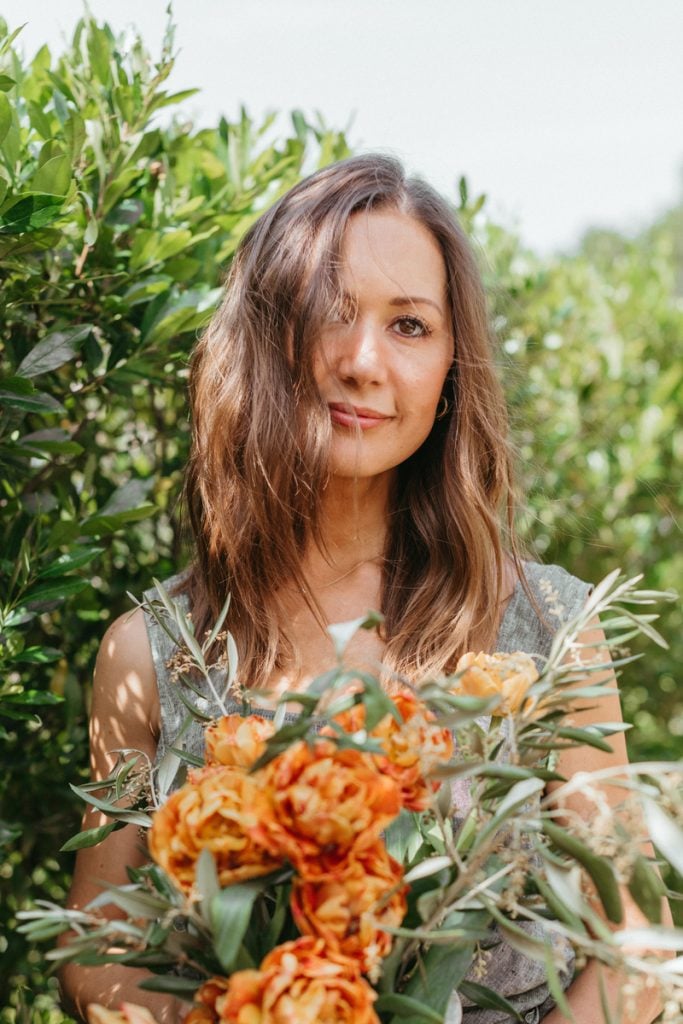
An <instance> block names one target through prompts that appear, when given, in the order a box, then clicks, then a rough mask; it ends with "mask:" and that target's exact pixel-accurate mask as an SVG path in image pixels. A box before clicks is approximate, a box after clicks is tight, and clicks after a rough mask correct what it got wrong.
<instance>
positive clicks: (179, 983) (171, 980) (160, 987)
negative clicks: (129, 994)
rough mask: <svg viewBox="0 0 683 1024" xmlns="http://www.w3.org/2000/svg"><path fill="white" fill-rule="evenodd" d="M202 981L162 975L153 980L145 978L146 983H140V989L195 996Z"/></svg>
mask: <svg viewBox="0 0 683 1024" xmlns="http://www.w3.org/2000/svg"><path fill="white" fill-rule="evenodd" d="M201 983H202V980H201V978H200V979H195V980H192V979H190V978H178V977H176V976H175V975H173V974H161V975H154V976H153V977H151V978H145V980H144V981H139V982H138V988H143V989H144V990H145V992H166V993H167V994H169V995H178V996H182V995H187V996H191V995H193V994H194V993H195V992H196V991H197V989H198V988H199V986H200V985H201Z"/></svg>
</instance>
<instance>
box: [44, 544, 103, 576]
mask: <svg viewBox="0 0 683 1024" xmlns="http://www.w3.org/2000/svg"><path fill="white" fill-rule="evenodd" d="M104 550H105V548H98V547H87V548H86V547H81V546H78V547H74V548H72V549H71V551H68V552H67V553H66V554H64V555H59V557H58V558H55V559H54V561H53V562H51V563H50V565H48V566H47V567H46V568H45V569H41V571H40V572H39V573H38V579H41V580H43V579H51V578H52V577H53V576H63V575H65V573H67V572H71V570H72V569H80V568H81V566H83V565H87V564H88V562H91V561H92V560H93V558H95V557H96V556H97V555H101V554H102V552H103V551H104Z"/></svg>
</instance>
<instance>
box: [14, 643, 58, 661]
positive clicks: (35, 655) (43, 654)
mask: <svg viewBox="0 0 683 1024" xmlns="http://www.w3.org/2000/svg"><path fill="white" fill-rule="evenodd" d="M61 657H62V652H61V651H59V650H57V648H56V647H26V648H25V649H24V650H23V651H22V652H21V654H16V655H15V656H14V657H13V658H12V661H15V662H20V663H21V664H26V665H49V664H50V662H52V661H57V660H58V659H59V658H61Z"/></svg>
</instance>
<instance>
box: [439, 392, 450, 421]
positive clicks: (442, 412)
mask: <svg viewBox="0 0 683 1024" xmlns="http://www.w3.org/2000/svg"><path fill="white" fill-rule="evenodd" d="M450 407H451V403H450V402H449V401H448V399H447V398H446V396H445V395H442V396H441V398H440V399H439V404H438V406H437V413H436V417H435V418H436V419H437V420H442V419H444V417H445V416H447V415H448V411H449V409H450Z"/></svg>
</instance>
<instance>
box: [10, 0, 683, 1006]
mask: <svg viewBox="0 0 683 1024" xmlns="http://www.w3.org/2000/svg"><path fill="white" fill-rule="evenodd" d="M172 63H173V39H172V32H171V31H170V30H169V32H168V33H167V37H166V40H165V43H164V48H163V53H162V56H161V58H160V60H159V61H158V63H156V64H154V63H152V62H151V60H150V58H149V56H148V54H147V53H146V51H145V49H144V46H143V44H142V41H141V40H140V39H139V38H133V39H117V38H116V37H115V36H114V35H113V33H112V32H111V30H110V29H109V27H108V26H106V25H104V26H102V25H98V24H97V23H95V22H94V21H93V20H92V19H90V18H86V19H85V20H84V21H81V22H80V23H79V24H78V27H77V29H76V32H75V36H74V40H73V43H72V45H71V47H70V48H69V49H68V51H67V52H66V53H65V54H64V55H62V56H61V57H59V58H57V59H55V58H53V56H52V55H51V54H50V53H49V51H48V50H47V48H46V47H44V48H43V49H41V50H40V51H39V52H38V53H37V54H36V56H35V57H34V58H33V60H32V61H31V62H30V63H27V62H26V61H25V60H24V59H23V58H22V56H21V55H20V54H19V53H18V51H17V50H16V48H15V41H14V38H13V37H12V36H11V35H10V34H9V33H8V32H7V30H6V27H5V26H4V25H0V274H1V275H2V288H1V289H0V337H1V339H2V352H1V354H0V399H1V403H0V404H1V406H2V408H1V410H0V459H1V460H2V481H1V487H2V492H1V494H0V506H1V507H2V512H3V515H2V522H1V524H0V531H1V532H0V545H1V546H0V567H1V575H2V579H3V587H2V595H1V598H2V603H1V604H0V664H1V666H2V669H3V672H2V676H1V677H0V730H1V731H0V741H1V742H2V744H3V772H2V775H1V776H0V845H2V858H1V865H0V879H1V885H2V890H3V892H2V900H1V904H0V906H1V909H0V956H1V957H2V980H1V981H0V986H2V988H1V989H0V994H1V996H2V999H1V1000H0V1005H1V1004H4V1009H0V1021H3V1022H6V1024H9V1022H15V1021H16V1022H22V1024H24V1022H28V1021H31V1022H32V1024H59V1022H61V1021H64V1020H66V1018H64V1016H63V1015H62V1014H61V1012H60V1011H59V1010H58V1009H57V1006H56V1001H55V994H54V992H55V990H54V981H53V980H51V979H46V977H45V970H44V962H43V961H42V959H41V954H40V953H39V952H37V951H35V950H30V949H27V948H26V946H25V944H24V943H23V941H22V940H21V938H20V936H17V935H16V933H14V931H13V923H14V914H15V912H16V910H17V909H18V908H20V907H24V906H26V905H28V904H29V903H30V902H31V901H33V900H35V899H52V900H56V901H58V902H60V901H62V900H63V899H64V897H65V894H66V889H67V886H68V878H69V872H70V867H71V861H70V856H69V855H67V854H64V853H60V852H59V848H60V846H61V845H62V843H63V842H64V841H65V840H66V839H67V838H68V836H69V835H70V834H72V833H73V832H74V831H75V830H76V829H77V827H78V818H79V816H80V807H78V806H77V805H76V801H75V799H72V797H71V795H70V790H69V788H68V783H69V782H78V781H79V780H80V779H81V778H82V777H83V776H84V774H85V772H86V762H87V735H86V732H87V706H88V696H89V685H90V675H91V671H92V665H93V661H94V656H95V651H96V649H97V645H98V643H99V640H100V638H101V636H102V633H103V632H104V629H105V628H106V624H107V622H108V621H109V620H111V618H113V617H115V616H116V615H118V614H119V613H121V612H122V611H124V610H126V609H127V608H129V607H130V604H129V601H128V599H127V597H126V592H127V591H132V592H134V593H137V594H140V593H141V591H142V590H143V589H144V588H145V587H146V586H148V585H149V583H150V579H151V576H152V575H156V576H159V577H161V578H163V577H164V576H166V575H169V574H170V573H171V572H173V571H175V569H176V568H177V567H179V566H180V565H182V564H183V561H184V558H185V557H186V547H185V543H184V539H183V536H182V535H181V532H180V529H179V524H178V518H177V515H176V510H175V502H176V499H177V495H178V490H179V484H180V474H181V467H182V466H183V463H184V461H185V458H186V454H187V443H188V423H187V405H186V397H185V379H186V376H187V358H188V352H189V349H190V347H191V345H192V343H193V341H194V338H195V337H196V333H197V331H198V329H199V328H201V326H202V325H203V324H204V323H205V322H206V320H207V318H208V317H209V316H210V314H211V311H212V310H213V308H214V305H215V303H216V299H217V295H218V288H219V285H220V282H221V277H222V274H223V272H224V270H225V267H226V266H227V265H228V264H229V261H230V258H231V255H232V253H233V252H234V249H235V246H236V244H237V242H238V241H239V238H240V237H241V235H242V234H243V232H244V231H245V230H246V228H247V227H248V226H249V225H250V224H251V223H252V221H253V219H254V218H255V217H256V216H258V213H259V212H260V210H262V209H263V208H264V207H265V206H267V204H268V203H270V202H272V201H273V200H274V199H275V198H276V197H277V196H278V195H279V194H281V192H282V191H284V190H286V189H287V188H289V187H290V186H291V185H292V184H293V183H294V182H295V181H296V180H298V178H299V177H300V176H301V175H302V174H304V173H307V171H308V170H311V169H314V168H315V167H316V166H318V165H322V164H324V163H327V162H329V161H332V160H336V159H339V158H341V157H343V156H345V155H347V153H348V147H347V144H346V141H345V139H344V137H343V135H341V134H339V133H336V132H333V131H329V130H328V129H326V128H325V126H324V125H322V124H316V125H311V124H309V123H308V122H307V121H306V119H305V118H304V117H303V115H301V114H300V113H298V112H295V113H294V114H293V115H292V126H293V127H292V134H291V137H289V138H287V139H285V140H284V141H281V142H278V143H276V144H270V143H269V142H268V141H267V140H268V139H269V138H271V137H272V134H273V126H272V122H271V121H270V120H268V121H266V122H265V123H264V124H261V125H258V126H257V125H254V124H253V122H252V121H251V119H250V118H249V117H248V116H247V114H246V113H245V112H244V111H243V112H242V114H241V117H240V119H239V120H238V121H237V122H236V123H229V122H228V121H226V120H225V119H221V121H220V123H219V124H218V126H217V127H216V128H214V129H206V130H201V131H197V130H196V129H195V128H194V127H193V126H192V125H191V124H189V123H186V122H185V121H183V120H182V118H181V117H180V116H179V115H178V114H177V113H176V115H175V118H174V119H173V120H170V121H169V120H168V116H167V115H168V111H167V108H169V107H170V108H172V107H173V106H174V105H175V104H177V103H178V102H179V101H180V100H182V99H183V98H184V97H186V96H187V95H189V94H190V93H191V92H192V90H189V91H188V92H185V93H178V94H175V95H169V94H168V92H167V91H166V90H165V88H164V86H165V82H166V79H167V78H168V75H169V72H170V70H171V67H172ZM164 110H165V111H166V113H165V114H164V115H163V119H162V117H160V116H159V115H160V112H161V111H164ZM482 205H483V204H482V200H480V199H478V200H475V201H470V200H469V198H468V196H467V189H466V185H465V183H464V182H463V183H462V185H461V197H460V215H461V217H462V219H463V222H464V223H465V225H466V226H467V227H468V229H469V230H470V231H471V232H472V234H473V237H474V238H475V239H476V240H477V241H478V242H479V244H480V246H481V248H482V250H483V252H484V263H485V267H486V276H487V283H488V285H489V287H490V290H491V294H492V296H493V315H494V318H495V323H496V327H497V330H498V333H499V336H500V339H501V343H502V353H503V355H502V360H503V363H502V372H503V373H504V375H505V378H506V381H507V382H508V384H509V395H510V401H511V405H512V410H513V420H514V427H515V436H516V439H517V443H518V446H519V451H520V456H521V469H522V485H523V490H524V492H525V494H526V496H527V504H528V511H527V514H526V518H525V522H524V527H525V531H526V532H527V533H528V534H529V536H530V537H531V538H533V540H534V542H535V544H536V548H537V550H538V552H539V554H541V555H542V556H543V557H544V558H546V559H548V560H553V561H557V562H560V563H561V564H564V565H566V566H567V568H569V569H570V570H571V571H572V572H575V573H577V574H578V575H582V576H585V577H587V578H590V579H594V580H597V579H599V578H600V577H601V576H602V575H604V574H605V573H606V572H607V571H608V570H609V569H611V568H613V567H614V566H615V565H621V566H622V567H623V568H624V570H626V571H628V572H632V573H635V572H638V571H643V572H644V573H645V576H646V581H647V584H648V585H651V586H653V587H668V586H671V585H674V584H675V583H676V581H677V580H679V579H680V578H681V569H682V568H683V565H682V564H681V563H682V556H681V554H680V550H679V549H680V544H679V543H678V541H677V533H678V527H677V525H676V524H677V522H679V521H680V520H679V518H677V517H679V515H680V508H681V483H680V480H679V481H678V482H677V483H676V482H675V481H676V479H677V478H676V477H675V475H674V465H675V461H676V459H678V460H680V456H681V452H682V450H683V428H682V425H681V413H680V391H681V380H682V379H683V370H682V369H681V367H680V365H679V364H676V363H675V361H674V360H672V358H671V357H672V353H673V352H674V351H675V349H676V346H678V347H679V349H680V341H679V339H680V336H681V327H682V326H683V312H682V310H681V301H680V292H681V281H682V280H683V274H682V273H681V269H682V263H683V259H682V256H681V253H680V251H679V252H676V250H675V244H676V243H675V238H676V237H677V236H676V224H677V223H678V221H677V219H676V218H677V217H678V220H680V214H672V215H671V217H670V218H668V219H666V218H665V219H663V220H662V222H661V223H659V224H658V225H656V226H655V227H653V229H652V231H650V232H648V233H647V234H646V235H644V236H643V237H641V238H637V239H634V240H627V239H623V238H621V237H619V236H617V235H604V234H595V233H594V234H593V235H591V236H589V237H587V238H586V240H585V242H584V244H583V245H582V247H581V249H580V251H579V252H578V253H577V254H576V255H574V256H571V257H567V258H566V259H562V260H540V259H538V258H536V257H534V256H533V254H529V253H527V252H524V251H523V250H522V248H521V247H520V245H519V243H518V241H517V240H516V239H515V238H514V236H512V235H511V234H510V233H509V232H507V231H505V230H504V229H503V228H501V227H499V226H497V225H495V224H492V223H491V222H490V221H487V220H486V218H485V214H484V212H483V211H482V209H481V207H482ZM682 625H683V623H681V615H680V611H675V610H674V611H673V612H670V613H667V621H666V623H665V632H666V635H667V636H669V638H670V639H671V640H672V647H671V650H670V651H669V652H660V651H658V650H655V649H654V648H652V647H649V648H648V651H647V657H646V658H645V659H644V660H643V661H641V662H639V663H637V664H636V665H635V666H633V667H631V668H630V670H629V672H628V673H625V675H624V679H623V685H624V695H625V696H624V703H625V708H626V712H627V715H628V716H629V717H630V718H631V719H632V720H635V722H636V724H637V726H638V728H637V730H634V732H633V733H632V734H631V736H630V742H631V753H632V755H633V756H635V757H644V756H651V755H654V756H665V757H667V756H671V755H672V754H673V753H674V752H675V743H678V750H679V751H680V735H681V733H682V732H683V705H682V704H681V701H680V699H678V698H677V697H676V692H675V679H676V677H677V665H678V664H679V663H680V660H681V657H682V656H683V651H682V650H681V646H682V645H683V639H681V638H682V637H683V629H681V626H682ZM653 651H654V653H653ZM668 723H672V728H673V733H675V737H676V738H677V739H674V735H673V733H672V731H671V730H669V728H668Z"/></svg>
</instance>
